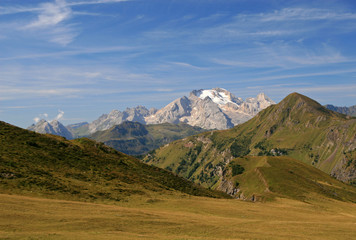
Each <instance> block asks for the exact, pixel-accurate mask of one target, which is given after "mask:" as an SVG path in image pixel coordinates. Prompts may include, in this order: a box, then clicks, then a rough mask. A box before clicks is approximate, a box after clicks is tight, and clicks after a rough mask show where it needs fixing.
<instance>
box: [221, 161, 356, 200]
mask: <svg viewBox="0 0 356 240" xmlns="http://www.w3.org/2000/svg"><path fill="white" fill-rule="evenodd" d="M236 166H240V167H239V168H240V169H241V170H240V171H235V172H234V169H236ZM224 178H225V179H228V180H229V181H231V182H232V183H233V184H235V186H236V187H238V188H239V189H240V191H241V192H242V193H243V197H244V198H247V199H253V200H268V199H272V198H275V197H287V198H291V199H296V200H300V201H310V200H311V199H320V198H333V199H337V200H343V201H351V202H356V188H354V187H352V186H349V185H346V184H344V183H342V182H340V181H338V180H336V179H334V178H332V177H330V176H329V175H328V174H326V173H324V172H322V171H320V170H318V169H316V168H314V167H312V166H309V165H307V164H305V163H303V162H301V161H298V160H295V159H293V158H290V157H285V156H280V157H271V156H264V157H261V156H247V157H241V158H236V159H234V160H233V161H231V162H230V163H229V165H228V166H227V169H226V171H225V173H224ZM237 195H239V194H237Z"/></svg>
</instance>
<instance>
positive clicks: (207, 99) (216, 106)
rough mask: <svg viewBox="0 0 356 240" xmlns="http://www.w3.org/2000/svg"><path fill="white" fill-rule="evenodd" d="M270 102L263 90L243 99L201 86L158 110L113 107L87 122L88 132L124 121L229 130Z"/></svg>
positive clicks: (270, 103)
mask: <svg viewBox="0 0 356 240" xmlns="http://www.w3.org/2000/svg"><path fill="white" fill-rule="evenodd" d="M272 104H274V102H273V101H272V100H271V99H270V98H268V97H267V96H266V95H265V94H264V93H261V94H259V95H258V96H257V97H256V98H248V99H246V101H243V99H242V98H238V97H236V96H234V95H233V94H232V93H230V92H229V91H227V90H225V89H222V88H214V89H211V90H203V89H201V90H194V91H192V92H191V93H190V95H189V97H186V96H184V97H181V98H178V99H176V100H174V101H173V102H171V103H170V104H168V105H167V106H165V107H164V108H162V109H160V110H156V109H151V110H147V109H146V108H145V107H142V106H139V107H136V108H128V109H126V111H123V112H120V111H118V110H113V111H112V112H111V113H109V114H104V115H102V116H101V117H100V118H99V119H97V120H95V121H93V122H92V123H90V124H89V130H90V132H91V133H94V132H96V131H98V130H106V129H109V128H110V127H112V126H114V125H117V124H121V123H122V122H124V121H136V122H140V123H143V124H159V123H166V122H168V123H179V122H184V123H187V124H189V125H192V126H199V127H201V128H204V129H228V128H231V127H233V126H235V125H237V124H240V123H243V122H246V121H247V120H249V119H251V118H252V117H253V116H255V115H256V114H257V113H258V112H259V111H261V110H263V109H265V108H266V107H268V106H270V105H272Z"/></svg>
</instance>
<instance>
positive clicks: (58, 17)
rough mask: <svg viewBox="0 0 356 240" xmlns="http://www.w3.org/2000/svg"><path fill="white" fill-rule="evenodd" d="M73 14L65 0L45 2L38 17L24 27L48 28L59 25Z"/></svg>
mask: <svg viewBox="0 0 356 240" xmlns="http://www.w3.org/2000/svg"><path fill="white" fill-rule="evenodd" d="M71 16H72V10H71V9H70V8H69V7H68V6H67V4H66V2H65V0H56V1H55V2H54V3H43V4H42V5H41V11H40V14H39V15H38V16H37V19H36V20H35V21H33V22H31V23H29V24H28V25H26V26H25V27H24V28H25V29H27V28H47V27H53V26H56V25H58V24H59V23H61V22H63V21H65V20H68V19H69V18H71Z"/></svg>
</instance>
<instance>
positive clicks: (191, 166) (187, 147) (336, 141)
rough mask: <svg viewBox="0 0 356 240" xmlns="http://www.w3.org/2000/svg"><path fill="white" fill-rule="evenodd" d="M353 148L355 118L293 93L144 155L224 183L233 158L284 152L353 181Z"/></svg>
mask: <svg viewBox="0 0 356 240" xmlns="http://www.w3.org/2000/svg"><path fill="white" fill-rule="evenodd" d="M355 148H356V118H351V117H347V116H345V115H342V114H339V113H336V112H333V111H331V110H328V109H326V108H324V107H323V106H321V105H320V104H319V103H317V102H315V101H314V100H312V99H310V98H308V97H306V96H303V95H300V94H297V93H293V94H290V95H289V96H287V97H286V98H285V99H284V100H283V101H281V102H280V103H279V104H276V105H273V106H270V107H268V108H267V109H265V110H263V111H261V112H260V113H259V114H258V115H257V116H256V117H254V118H253V119H251V120H250V121H248V122H246V123H244V124H241V125H239V126H237V127H235V128H232V129H230V130H224V131H213V132H207V133H202V134H199V135H196V136H192V137H188V138H186V139H183V140H179V141H176V142H173V143H170V144H169V146H164V147H161V148H160V149H157V150H156V151H155V152H153V153H152V154H149V155H147V156H146V158H145V159H144V161H145V162H147V163H150V164H153V165H155V166H159V167H162V168H165V169H168V170H171V171H173V172H175V173H177V174H179V175H180V176H183V177H185V178H187V179H190V180H192V181H194V182H197V183H200V184H202V185H204V186H206V187H212V188H220V189H221V187H223V188H225V189H226V186H222V184H223V183H224V182H223V180H224V171H226V166H227V165H228V163H229V162H230V161H232V160H233V159H234V158H236V157H242V156H248V155H250V156H280V155H282V156H290V157H293V158H294V159H296V160H299V161H302V162H304V163H306V164H308V165H313V166H314V167H316V168H318V169H320V170H322V171H324V172H326V173H328V174H331V175H333V176H335V177H337V178H338V179H340V180H343V181H345V182H348V183H351V184H353V182H354V181H355V177H356V176H355V173H356V159H355V158H353V156H354V153H355V151H356V150H355ZM255 176H257V175H256V174H255ZM280 181H283V178H281V179H280ZM232 184H233V183H232ZM225 185H226V184H225ZM230 188H231V186H230Z"/></svg>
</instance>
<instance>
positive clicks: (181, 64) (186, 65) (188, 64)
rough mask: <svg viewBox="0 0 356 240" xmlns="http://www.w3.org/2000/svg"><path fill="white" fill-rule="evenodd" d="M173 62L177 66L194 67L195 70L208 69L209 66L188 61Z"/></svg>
mask: <svg viewBox="0 0 356 240" xmlns="http://www.w3.org/2000/svg"><path fill="white" fill-rule="evenodd" d="M171 64H173V65H175V66H180V67H184V68H189V69H194V70H207V68H204V67H198V66H194V65H192V64H190V63H186V62H171Z"/></svg>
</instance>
